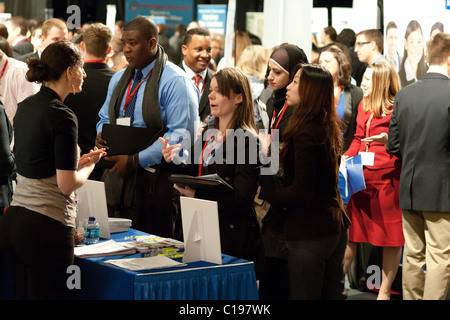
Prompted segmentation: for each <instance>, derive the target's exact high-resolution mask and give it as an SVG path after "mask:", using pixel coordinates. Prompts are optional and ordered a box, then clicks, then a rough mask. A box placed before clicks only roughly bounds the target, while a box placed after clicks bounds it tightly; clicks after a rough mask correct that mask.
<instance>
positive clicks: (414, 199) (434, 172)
mask: <svg viewBox="0 0 450 320" xmlns="http://www.w3.org/2000/svg"><path fill="white" fill-rule="evenodd" d="M428 59H429V63H430V68H429V69H428V72H427V73H426V74H425V76H424V77H423V78H422V79H421V80H419V81H417V82H415V83H413V84H411V85H409V86H407V87H405V88H403V89H402V90H401V91H399V92H398V93H397V95H396V97H395V102H394V110H393V112H392V116H391V122H390V126H389V134H388V145H387V148H388V151H389V152H390V153H392V154H394V155H395V156H397V157H398V158H400V159H401V160H402V172H401V176H400V194H399V198H400V207H401V208H402V210H403V234H404V236H405V248H404V254H403V272H402V275H403V281H402V282H403V298H404V299H414V300H422V299H423V300H434V299H442V300H445V299H446V295H447V291H448V288H449V283H450V251H449V248H450V175H449V172H450V107H449V102H450V77H449V75H450V35H449V34H445V33H440V34H438V35H436V36H435V37H434V39H433V40H432V41H431V42H430V44H429V48H428ZM424 265H426V273H424V272H423V266H424Z"/></svg>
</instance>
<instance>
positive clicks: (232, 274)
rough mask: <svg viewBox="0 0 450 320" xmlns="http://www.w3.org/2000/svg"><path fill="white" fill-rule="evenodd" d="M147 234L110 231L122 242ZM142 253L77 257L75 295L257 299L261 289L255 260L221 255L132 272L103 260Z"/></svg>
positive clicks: (79, 296)
mask: <svg viewBox="0 0 450 320" xmlns="http://www.w3.org/2000/svg"><path fill="white" fill-rule="evenodd" d="M136 235H145V233H142V232H140V231H137V230H133V229H130V230H129V231H128V232H123V233H116V234H112V235H111V239H113V240H115V241H117V242H120V241H126V237H130V236H136ZM140 256H142V254H134V255H123V256H109V257H98V258H87V259H79V258H75V264H77V265H78V266H80V269H81V289H74V290H72V292H71V297H70V298H72V299H85V300H92V299H100V300H149V299H150V300H256V299H258V289H257V284H256V277H255V272H254V264H253V262H249V261H247V260H243V259H238V258H235V257H231V256H228V255H222V264H221V265H217V264H213V263H208V262H204V261H198V262H193V263H188V264H187V266H182V267H176V268H167V269H158V270H148V271H143V272H142V271H141V272H132V271H128V270H124V269H120V268H116V267H113V266H110V265H106V264H105V263H104V262H105V261H106V260H110V259H119V258H133V257H140Z"/></svg>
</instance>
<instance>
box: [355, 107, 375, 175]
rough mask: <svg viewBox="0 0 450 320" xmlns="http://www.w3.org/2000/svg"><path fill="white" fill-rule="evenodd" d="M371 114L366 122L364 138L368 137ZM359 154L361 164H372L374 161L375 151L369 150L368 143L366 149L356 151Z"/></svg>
mask: <svg viewBox="0 0 450 320" xmlns="http://www.w3.org/2000/svg"><path fill="white" fill-rule="evenodd" d="M372 118H373V114H371V115H370V118H369V120H367V123H366V138H367V137H369V128H370V123H371V122H372ZM358 154H360V155H361V164H362V165H363V166H369V167H370V166H373V164H374V162H375V152H369V143H366V150H365V151H364V152H363V151H360V152H358Z"/></svg>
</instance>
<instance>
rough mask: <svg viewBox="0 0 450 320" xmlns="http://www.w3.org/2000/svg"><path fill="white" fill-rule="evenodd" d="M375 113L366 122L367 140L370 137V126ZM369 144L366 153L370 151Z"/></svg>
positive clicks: (367, 143)
mask: <svg viewBox="0 0 450 320" xmlns="http://www.w3.org/2000/svg"><path fill="white" fill-rule="evenodd" d="M372 118H373V113H370V117H369V120H367V122H366V138H367V137H369V128H370V124H371V123H372ZM369 144H370V143H369V142H366V152H367V151H368V150H369Z"/></svg>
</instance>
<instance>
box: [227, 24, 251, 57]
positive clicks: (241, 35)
mask: <svg viewBox="0 0 450 320" xmlns="http://www.w3.org/2000/svg"><path fill="white" fill-rule="evenodd" d="M234 37H235V38H234V40H233V52H232V54H233V57H234V64H235V65H237V63H238V62H239V59H240V58H241V53H242V51H244V49H245V48H247V47H248V46H251V45H252V41H251V40H250V37H249V35H248V33H247V32H245V31H239V30H236V31H235V32H234Z"/></svg>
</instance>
